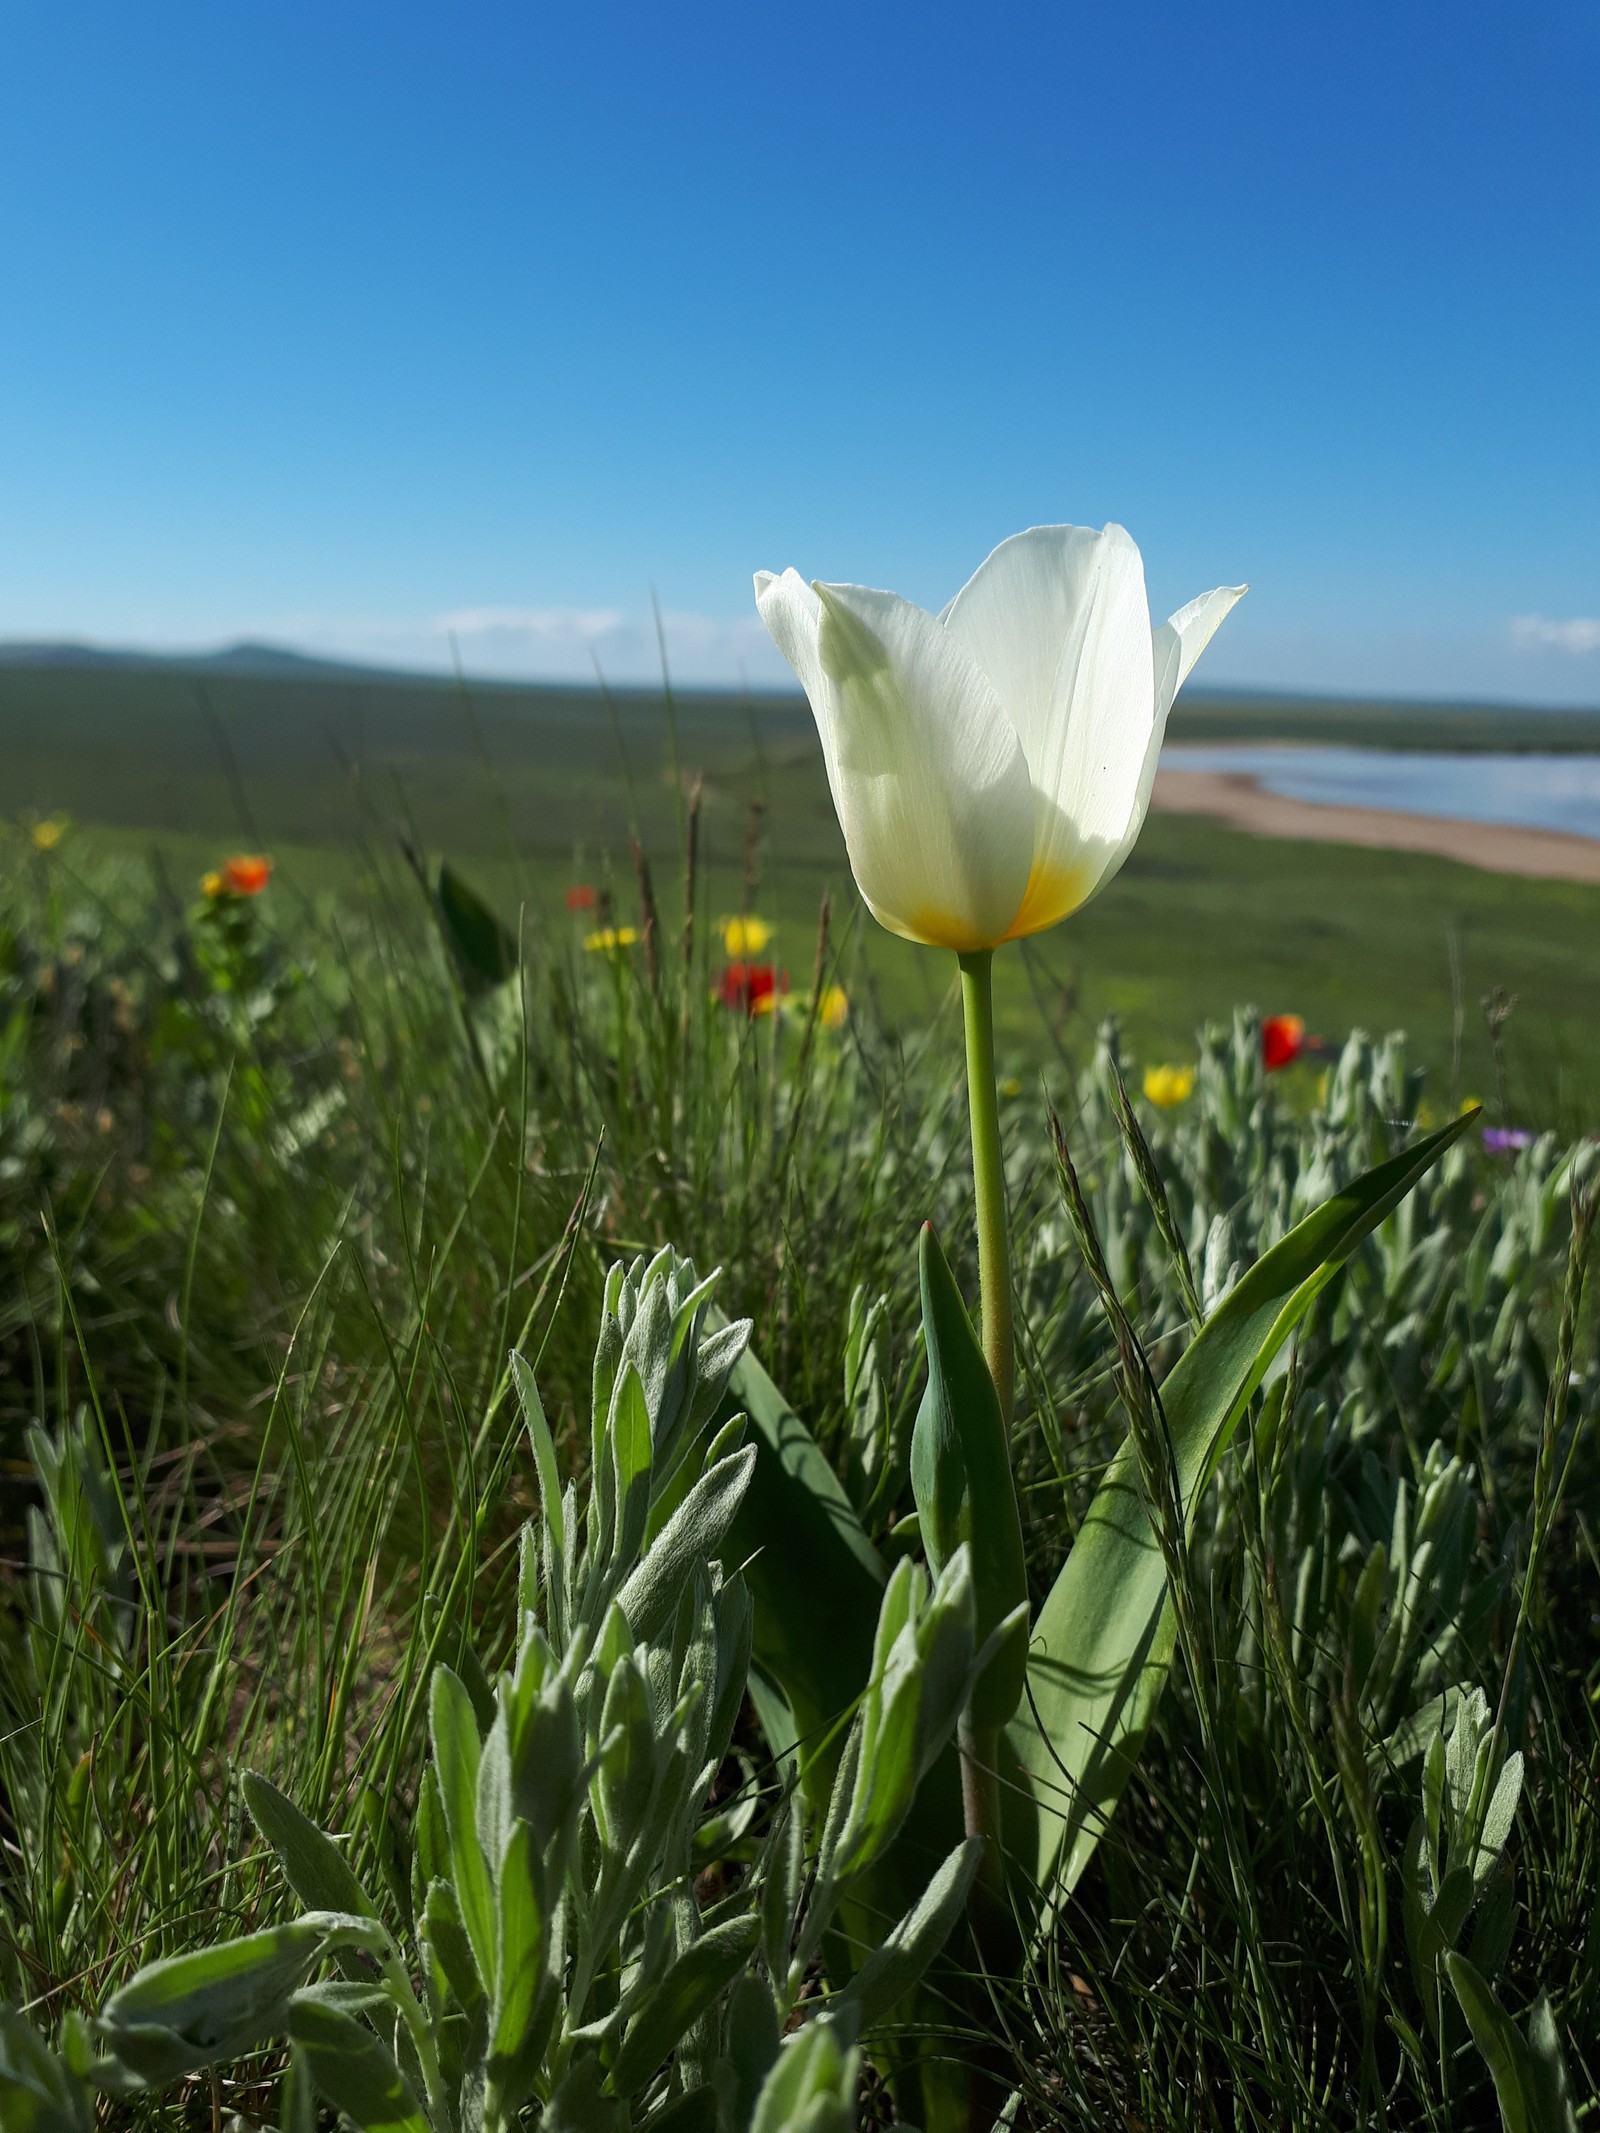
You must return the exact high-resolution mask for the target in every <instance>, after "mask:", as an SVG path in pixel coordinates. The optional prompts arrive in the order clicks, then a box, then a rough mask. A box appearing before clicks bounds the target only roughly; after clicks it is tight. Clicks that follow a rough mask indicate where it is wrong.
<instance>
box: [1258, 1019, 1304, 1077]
mask: <svg viewBox="0 0 1600 2133" xmlns="http://www.w3.org/2000/svg"><path fill="white" fill-rule="evenodd" d="M1305 1048H1306V1025H1305V1022H1304V1020H1303V1018H1302V1017H1301V1016H1299V1015H1268V1016H1267V1018H1266V1020H1265V1021H1264V1022H1263V1023H1262V1025H1261V1064H1262V1065H1263V1066H1264V1067H1265V1068H1266V1070H1267V1072H1268V1073H1269V1074H1275V1073H1276V1072H1277V1071H1278V1069H1279V1067H1286V1066H1293V1065H1294V1063H1295V1061H1296V1060H1297V1059H1298V1058H1299V1057H1300V1054H1301V1053H1302V1052H1303V1051H1304V1050H1305Z"/></svg>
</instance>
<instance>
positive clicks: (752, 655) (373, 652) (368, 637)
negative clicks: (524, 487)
mask: <svg viewBox="0 0 1600 2133" xmlns="http://www.w3.org/2000/svg"><path fill="white" fill-rule="evenodd" d="M251 634H260V635H264V636H268V637H270V638H272V639H274V640H275V641H277V642H280V643H290V644H294V645H296V646H298V647H300V648H301V649H303V650H305V651H310V652H320V653H323V654H324V655H327V656H331V657H336V658H342V659H357V660H364V661H370V662H373V663H375V664H378V665H382V666H395V667H411V668H420V669H422V670H425V671H434V670H438V669H445V670H448V668H449V667H450V666H451V664H452V663H453V656H452V646H453V647H454V653H455V655H456V656H459V658H460V661H461V664H462V666H463V667H465V668H466V670H467V671H468V672H469V673H476V674H482V675H486V676H490V677H493V678H497V679H505V680H518V681H593V679H594V674H595V668H596V666H598V667H599V669H600V671H601V673H602V674H603V675H604V677H605V678H606V680H607V681H614V682H618V683H630V682H642V683H653V682H657V681H659V680H660V678H661V643H660V641H658V639H657V635H656V623H655V617H654V616H653V615H652V614H650V613H648V612H643V611H641V612H635V613H628V612H626V611H624V610H623V609H621V608H611V607H581V608H580V607H502V606H492V605H485V606H481V607H459V608H452V609H449V610H448V611H446V612H444V613H442V614H435V615H417V616H406V615H328V614H298V615H287V616H282V617H279V618H277V619H276V620H275V621H273V622H272V623H270V624H266V625H264V626H263V627H262V628H261V630H260V631H258V632H252V633H251ZM661 638H662V639H663V640H664V641H665V645H666V654H667V664H668V667H669V669H670V671H671V673H672V675H673V677H674V679H676V680H679V681H683V682H686V683H691V684H693V683H703V684H707V685H711V686H730V687H736V686H738V685H739V684H741V683H743V682H746V681H748V682H749V683H750V684H751V685H752V686H754V687H757V688H772V687H779V688H781V687H792V686H793V677H792V676H791V675H790V673H789V670H788V668H787V667H786V666H785V665H784V664H783V661H782V660H781V659H780V658H779V657H778V655H777V654H776V652H775V651H774V649H773V646H772V640H771V639H770V638H769V637H768V635H767V633H766V631H765V630H764V629H763V628H762V626H761V622H760V619H759V617H758V616H757V615H755V614H754V613H753V612H752V613H751V615H750V616H749V617H748V618H746V617H744V616H726V615H706V614H697V613H693V612H687V611H682V610H673V609H670V608H669V609H667V610H666V611H664V612H663V614H662V617H661Z"/></svg>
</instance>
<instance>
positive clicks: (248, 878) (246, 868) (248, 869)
mask: <svg viewBox="0 0 1600 2133" xmlns="http://www.w3.org/2000/svg"><path fill="white" fill-rule="evenodd" d="M271 879H272V861H271V860H270V859H267V858H265V857H263V856H262V855H261V854H260V853H259V852H239V853H236V854H235V855H234V857H233V858H232V859H225V860H224V861H223V862H222V865H221V867H220V869H218V868H214V869H213V870H212V871H211V872H210V873H209V874H202V875H201V877H200V887H201V889H202V891H203V892H204V893H205V894H206V895H207V896H210V897H218V896H259V895H260V894H261V892H262V890H263V889H264V888H265V887H266V885H267V883H268V882H269V881H270V880H271Z"/></svg>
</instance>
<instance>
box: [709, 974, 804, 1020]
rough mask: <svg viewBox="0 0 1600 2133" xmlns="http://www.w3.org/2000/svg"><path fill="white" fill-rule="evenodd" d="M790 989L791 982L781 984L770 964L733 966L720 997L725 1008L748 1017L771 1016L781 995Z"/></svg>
mask: <svg viewBox="0 0 1600 2133" xmlns="http://www.w3.org/2000/svg"><path fill="white" fill-rule="evenodd" d="M788 989H789V985H788V980H787V979H786V978H785V979H782V980H780V978H779V976H778V973H777V972H776V971H775V970H774V969H773V967H772V965H771V964H770V963H730V964H729V965H728V967H727V969H726V970H724V971H723V973H722V983H721V985H720V987H719V990H718V997H719V998H720V999H721V1001H722V1004H723V1006H724V1007H731V1008H742V1009H743V1011H744V1012H745V1013H746V1014H747V1015H770V1014H771V1012H772V1010H773V1006H774V1005H775V1003H776V999H777V995H778V994H779V992H787V991H788Z"/></svg>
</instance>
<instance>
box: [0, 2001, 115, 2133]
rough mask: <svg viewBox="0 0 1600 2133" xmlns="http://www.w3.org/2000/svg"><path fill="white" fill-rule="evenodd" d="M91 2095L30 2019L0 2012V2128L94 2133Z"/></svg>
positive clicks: (20, 2132) (17, 2132) (14, 2132)
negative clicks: (92, 2130)
mask: <svg viewBox="0 0 1600 2133" xmlns="http://www.w3.org/2000/svg"><path fill="white" fill-rule="evenodd" d="M93 2123H94V2111H93V2107H92V2105H91V2103H90V2100H89V2092H88V2090H87V2089H86V2088H85V2087H84V2085H83V2083H82V2082H81V2081H79V2080H77V2079H76V2077H75V2076H74V2075H73V2073H72V2072H71V2070H70V2069H69V2068H68V2067H67V2066H65V2065H64V2064H63V2063H62V2061H61V2060H60V2059H58V2058H57V2057H56V2055H55V2053H54V2052H53V2051H52V2050H51V2049H50V2047H49V2045H48V2044H46V2042H45V2040H44V2039H43V2037H41V2036H40V2034H39V2032H38V2031H37V2030H36V2029H35V2028H34V2026H33V2024H32V2023H31V2022H30V2021H29V2020H28V2018H27V2016H26V2015H21V2014H18V2012H17V2011H16V2009H15V2008H14V2007H0V2126H4V2128H5V2133H90V2128H91V2127H92V2125H93Z"/></svg>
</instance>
